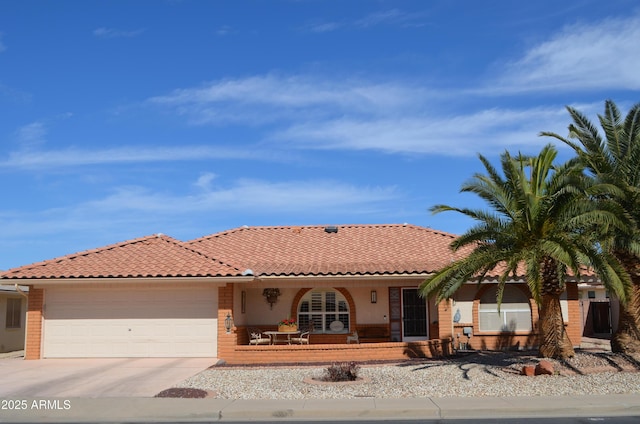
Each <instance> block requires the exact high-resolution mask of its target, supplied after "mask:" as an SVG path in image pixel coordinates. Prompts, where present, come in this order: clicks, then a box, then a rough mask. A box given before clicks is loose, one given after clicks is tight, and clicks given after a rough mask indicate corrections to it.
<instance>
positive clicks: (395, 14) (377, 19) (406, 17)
mask: <svg viewBox="0 0 640 424" xmlns="http://www.w3.org/2000/svg"><path fill="white" fill-rule="evenodd" d="M424 18H425V14H424V13H422V12H420V13H410V12H404V11H401V10H398V9H391V10H383V11H380V12H375V13H371V14H369V15H367V16H365V17H364V18H362V19H358V20H357V21H355V22H354V25H355V26H356V27H359V28H370V27H374V26H378V25H399V26H403V27H407V26H422V25H424V23H423V19H424Z"/></svg>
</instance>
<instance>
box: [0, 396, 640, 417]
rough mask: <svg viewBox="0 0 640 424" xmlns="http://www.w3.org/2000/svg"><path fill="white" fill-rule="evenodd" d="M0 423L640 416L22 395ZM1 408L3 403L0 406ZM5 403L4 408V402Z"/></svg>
mask: <svg viewBox="0 0 640 424" xmlns="http://www.w3.org/2000/svg"><path fill="white" fill-rule="evenodd" d="M10 400H11V401H14V402H20V404H19V405H20V406H25V408H23V409H16V408H15V406H16V404H13V406H14V408H13V409H2V410H0V422H16V423H19V422H42V423H58V422H67V423H73V422H80V421H99V422H118V421H126V422H145V421H158V422H170V421H189V422H203V421H222V422H224V421H239V420H256V419H260V420H265V421H288V420H309V419H314V420H326V419H330V418H340V419H363V418H364V419H371V420H377V419H389V418H395V419H455V418H458V419H460V418H475V419H479V418H516V417H518V418H527V417H602V416H622V415H624V416H640V396H638V395H606V396H559V397H553V396H543V397H508V398H495V397H486V398H484V397H477V398H410V399H407V398H403V399H374V398H368V399H308V400H303V401H290V400H225V399H210V398H207V399H167V398H71V399H62V398H49V399H41V398H23V399H4V400H3V402H5V401H6V402H8V401H10ZM0 406H1V405H0ZM5 406H8V405H7V404H5Z"/></svg>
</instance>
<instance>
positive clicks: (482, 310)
mask: <svg viewBox="0 0 640 424" xmlns="http://www.w3.org/2000/svg"><path fill="white" fill-rule="evenodd" d="M496 292H497V286H494V287H492V288H491V289H489V290H487V291H486V292H485V293H484V294H483V295H482V297H481V298H480V306H479V308H478V318H479V321H480V331H502V332H504V331H531V308H530V305H529V299H528V298H527V296H526V295H525V294H524V293H523V292H522V291H520V290H519V289H517V288H515V287H510V286H508V285H507V286H506V287H505V288H504V292H503V295H502V304H501V305H500V311H498V304H497V303H496Z"/></svg>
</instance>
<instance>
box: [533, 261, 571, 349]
mask: <svg viewBox="0 0 640 424" xmlns="http://www.w3.org/2000/svg"><path fill="white" fill-rule="evenodd" d="M563 291H564V289H563V286H562V285H561V284H560V278H559V277H558V269H557V263H556V262H555V261H554V260H553V259H551V258H548V257H547V258H545V259H543V262H542V293H541V295H542V296H541V297H542V304H541V305H540V310H539V311H540V346H539V347H538V353H539V354H540V356H542V357H543V358H556V359H567V358H572V357H573V356H575V354H576V353H575V351H574V350H573V344H572V343H571V340H570V339H569V335H568V334H567V331H566V329H565V328H564V319H563V318H562V307H561V306H560V295H561V294H562V292H563Z"/></svg>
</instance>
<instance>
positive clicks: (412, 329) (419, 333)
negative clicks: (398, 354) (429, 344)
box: [402, 288, 428, 341]
mask: <svg viewBox="0 0 640 424" xmlns="http://www.w3.org/2000/svg"><path fill="white" fill-rule="evenodd" d="M427 327H428V326H427V302H426V301H425V300H424V299H423V298H421V297H420V296H419V295H418V289H405V288H403V289H402V340H403V341H414V340H426V339H428V334H427Z"/></svg>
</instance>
